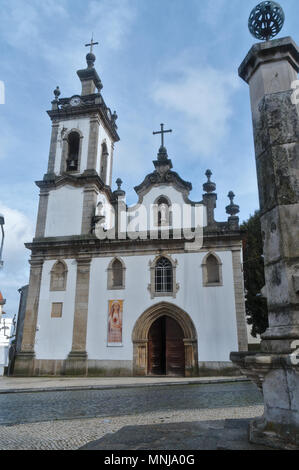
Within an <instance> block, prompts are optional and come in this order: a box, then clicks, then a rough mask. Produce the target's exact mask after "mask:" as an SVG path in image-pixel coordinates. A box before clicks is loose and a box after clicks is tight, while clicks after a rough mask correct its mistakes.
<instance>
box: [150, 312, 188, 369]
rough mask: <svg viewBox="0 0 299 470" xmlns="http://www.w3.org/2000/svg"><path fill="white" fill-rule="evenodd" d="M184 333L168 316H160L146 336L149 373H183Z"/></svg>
mask: <svg viewBox="0 0 299 470" xmlns="http://www.w3.org/2000/svg"><path fill="white" fill-rule="evenodd" d="M183 338H184V334H183V330H182V328H181V327H180V325H179V324H178V323H177V322H176V321H175V320H173V319H172V318H170V317H167V316H165V317H160V318H158V320H156V321H155V322H154V323H153V325H152V326H151V328H150V331H149V337H148V371H149V374H150V375H174V376H184V375H185V348H184V341H183Z"/></svg>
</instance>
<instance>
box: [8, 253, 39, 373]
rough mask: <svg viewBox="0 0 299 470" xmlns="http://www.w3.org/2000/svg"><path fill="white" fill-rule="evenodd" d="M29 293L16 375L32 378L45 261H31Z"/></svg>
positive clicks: (16, 364) (15, 368)
mask: <svg viewBox="0 0 299 470" xmlns="http://www.w3.org/2000/svg"><path fill="white" fill-rule="evenodd" d="M30 265H31V268H30V280H29V291H28V297H27V304H26V313H25V319H24V328H23V338H22V345H21V351H20V352H19V353H18V354H17V356H16V361H15V366H14V375H19V376H30V375H33V373H34V357H35V352H34V345H35V335H36V325H37V315H38V306H39V295H40V285H41V277H42V269H43V260H34V259H32V260H31V261H30Z"/></svg>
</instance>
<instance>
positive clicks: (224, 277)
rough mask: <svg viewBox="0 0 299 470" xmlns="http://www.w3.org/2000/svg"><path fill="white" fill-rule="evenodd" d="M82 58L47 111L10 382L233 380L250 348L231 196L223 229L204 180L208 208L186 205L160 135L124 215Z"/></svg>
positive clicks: (100, 104) (102, 111)
mask: <svg viewBox="0 0 299 470" xmlns="http://www.w3.org/2000/svg"><path fill="white" fill-rule="evenodd" d="M86 58H87V68H86V69H83V70H79V71H78V72H77V74H78V76H79V78H80V80H81V83H82V93H81V95H75V96H72V97H71V98H60V91H59V89H58V88H57V89H56V90H55V91H54V94H55V99H54V101H53V102H52V109H51V110H50V111H48V114H49V116H50V118H51V121H52V136H51V143H50V153H49V162H48V170H47V173H46V174H45V175H44V178H43V180H41V181H38V182H37V185H38V187H39V188H40V202H39V210H38V217H37V226H36V233H35V238H34V239H33V241H32V242H31V243H28V244H27V245H26V246H27V248H29V249H30V250H31V259H30V264H31V270H30V280H29V291H28V298H27V305H26V314H25V320H24V329H23V339H22V346H21V351H19V352H18V354H17V356H16V361H15V368H14V375H23V376H24V375H27V376H28V375H82V376H86V375H95V376H97V375H99V376H104V375H106V376H113V375H114V376H116V375H138V376H141V375H143V376H144V375H170V376H171V375H173V376H196V375H206V374H215V373H221V374H223V373H224V372H230V371H231V370H232V364H231V363H230V361H229V355H230V352H231V351H237V350H239V351H241V350H247V327H246V319H245V307H244V287H243V275H242V233H241V231H240V228H239V219H238V217H237V215H236V214H237V213H238V212H239V208H238V206H237V205H235V204H234V202H233V198H234V195H233V193H230V194H229V197H230V204H229V205H228V206H227V208H226V210H227V213H228V220H227V221H226V222H216V221H215V219H214V209H215V207H216V200H217V194H216V193H215V190H216V185H215V183H213V182H212V181H211V175H212V173H211V172H210V171H209V170H208V171H207V172H206V176H207V182H206V183H205V184H204V185H203V188H204V194H203V200H202V201H199V202H193V201H191V200H190V199H189V195H190V192H191V190H192V185H191V183H188V182H186V181H184V180H183V179H182V178H181V177H180V176H179V175H178V174H177V173H176V172H175V171H173V170H172V161H171V160H170V158H169V157H168V155H167V150H166V148H165V146H164V141H163V139H164V133H165V132H168V131H164V129H163V126H161V136H162V144H161V147H160V149H159V153H158V156H157V159H156V160H155V161H154V162H153V163H154V170H153V171H152V172H151V173H149V174H148V175H147V176H146V177H145V179H144V181H143V182H142V183H141V184H140V185H139V186H136V187H135V191H136V193H137V196H138V201H137V203H136V205H135V206H133V207H127V205H126V196H125V192H124V191H123V190H122V189H121V184H122V182H121V180H119V179H118V180H117V186H118V188H117V189H116V190H115V191H113V190H112V188H111V185H112V170H113V158H114V146H115V144H116V142H117V141H118V140H119V136H118V133H117V125H116V120H117V115H116V113H115V112H114V113H113V114H112V113H111V111H110V109H109V108H108V107H107V106H106V104H105V102H104V100H103V97H102V94H101V89H102V84H101V80H100V78H99V76H98V74H97V72H96V70H95V68H94V62H95V56H94V54H93V53H92V50H91V52H90V53H89V54H87V56H86ZM188 209H190V211H189V212H188ZM184 211H186V213H188V214H189V219H188V217H187V219H186V220H187V222H186V220H185V219H184V215H183V214H184ZM141 213H142V214H141ZM188 214H187V215H188ZM197 214H199V215H198V220H199V219H200V221H201V223H199V222H198V220H197ZM141 215H142V217H141ZM183 219H184V220H185V221H183V222H182V220H183ZM188 221H189V222H188ZM185 228H186V229H187V230H183V229H185ZM197 228H198V230H197ZM190 234H191V235H190ZM192 236H194V240H192Z"/></svg>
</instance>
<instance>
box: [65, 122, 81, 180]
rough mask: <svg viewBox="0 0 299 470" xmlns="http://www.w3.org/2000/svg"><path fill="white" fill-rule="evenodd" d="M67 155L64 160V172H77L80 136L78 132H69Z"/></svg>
mask: <svg viewBox="0 0 299 470" xmlns="http://www.w3.org/2000/svg"><path fill="white" fill-rule="evenodd" d="M67 143H68V155H67V160H66V171H78V169H79V150H80V135H79V134H78V132H74V131H73V132H70V133H69V135H68V139H67Z"/></svg>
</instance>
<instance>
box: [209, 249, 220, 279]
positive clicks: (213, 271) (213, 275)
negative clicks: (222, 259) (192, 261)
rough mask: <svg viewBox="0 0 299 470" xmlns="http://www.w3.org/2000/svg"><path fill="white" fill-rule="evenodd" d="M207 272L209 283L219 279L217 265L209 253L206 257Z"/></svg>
mask: <svg viewBox="0 0 299 470" xmlns="http://www.w3.org/2000/svg"><path fill="white" fill-rule="evenodd" d="M207 274H208V283H209V284H211V283H216V282H219V281H220V275H219V265H218V261H217V259H216V258H215V256H214V255H209V256H208V258H207Z"/></svg>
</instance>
